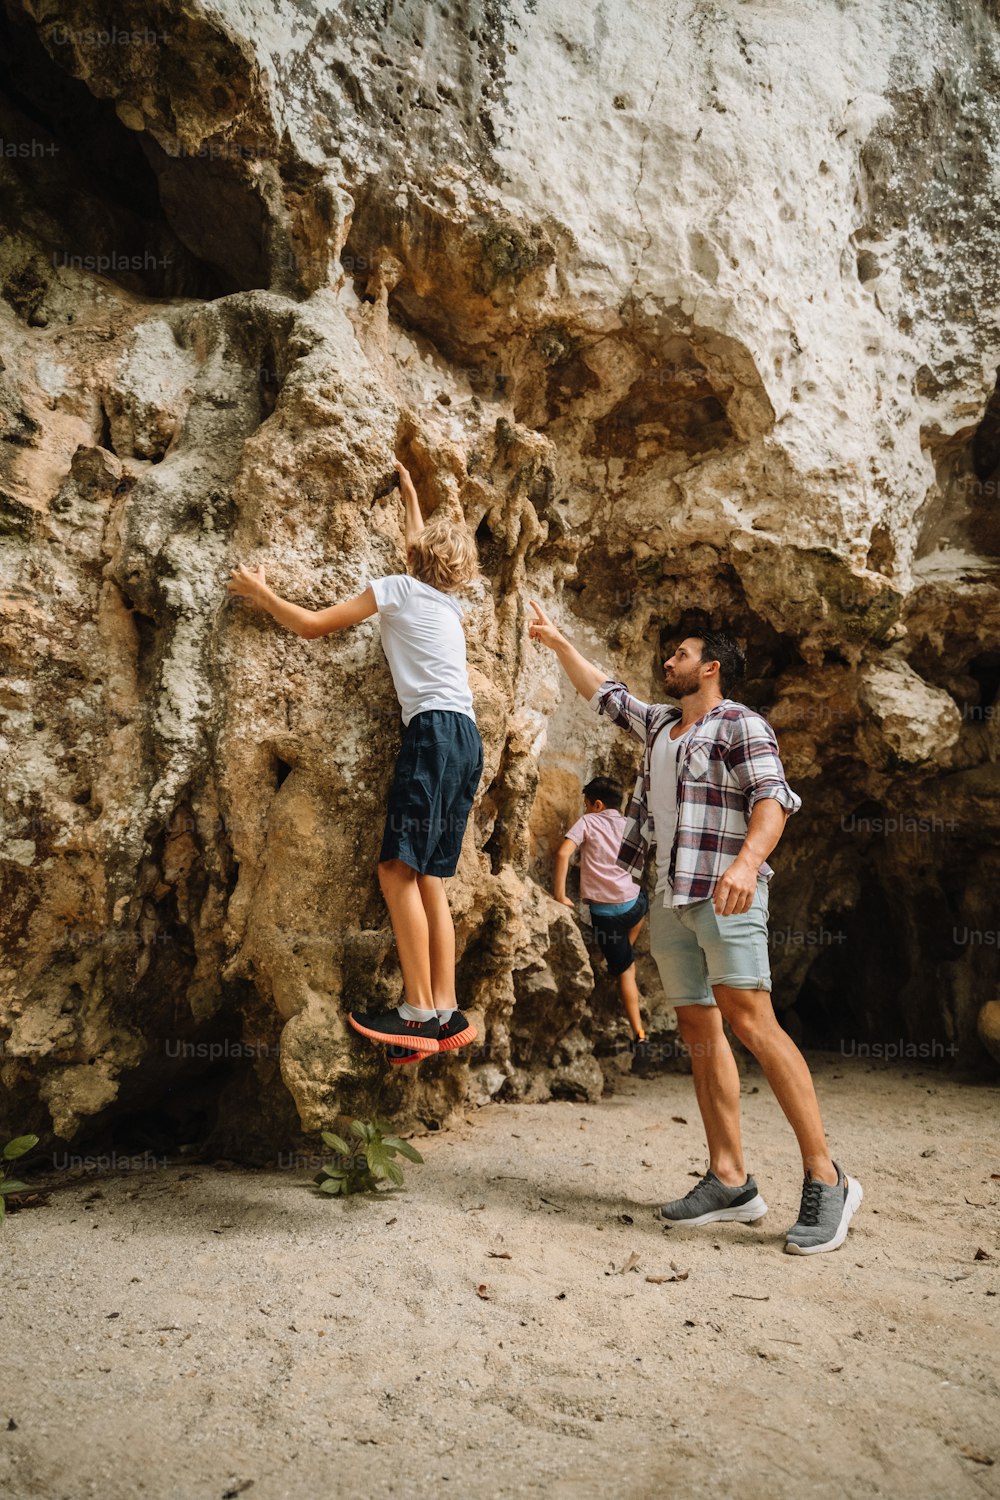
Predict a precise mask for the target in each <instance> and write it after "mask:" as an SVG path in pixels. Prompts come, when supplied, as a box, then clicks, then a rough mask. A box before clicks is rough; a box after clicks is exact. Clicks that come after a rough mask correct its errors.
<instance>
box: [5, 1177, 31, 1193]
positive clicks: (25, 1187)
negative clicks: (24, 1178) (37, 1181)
mask: <svg viewBox="0 0 1000 1500" xmlns="http://www.w3.org/2000/svg"><path fill="white" fill-rule="evenodd" d="M30 1192H31V1186H30V1184H29V1183H27V1182H15V1181H14V1180H13V1178H9V1177H5V1178H4V1179H3V1181H2V1182H0V1193H30Z"/></svg>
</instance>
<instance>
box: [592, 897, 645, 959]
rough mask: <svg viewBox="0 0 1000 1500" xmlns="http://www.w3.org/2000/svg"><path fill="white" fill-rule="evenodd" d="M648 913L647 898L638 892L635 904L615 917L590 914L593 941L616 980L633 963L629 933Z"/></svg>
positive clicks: (633, 955)
mask: <svg viewBox="0 0 1000 1500" xmlns="http://www.w3.org/2000/svg"><path fill="white" fill-rule="evenodd" d="M648 911H649V898H648V896H647V895H646V892H645V891H640V892H639V894H638V896H636V898H635V904H634V905H633V906H630V907H629V909H628V911H623V912H621V913H620V914H619V915H618V916H617V917H602V916H601V915H600V914H599V913H598V912H596V911H592V912H591V913H590V920H591V923H592V925H593V929H594V941H595V942H596V943H597V946H598V948H600V950H601V952H602V953H603V954H604V957H605V959H606V960H607V964H608V972H609V973H610V974H613V975H614V976H615V977H616V978H617V976H618V975H619V974H624V973H625V970H626V969H630V968H631V967H632V965H633V963H634V962H635V954H634V953H633V951H632V944H631V943H630V942H629V940H628V935H629V931H630V929H631V928H633V927H634V926H635V924H636V922H638V920H639V918H640V917H644V916H645V915H646V913H647V912H648Z"/></svg>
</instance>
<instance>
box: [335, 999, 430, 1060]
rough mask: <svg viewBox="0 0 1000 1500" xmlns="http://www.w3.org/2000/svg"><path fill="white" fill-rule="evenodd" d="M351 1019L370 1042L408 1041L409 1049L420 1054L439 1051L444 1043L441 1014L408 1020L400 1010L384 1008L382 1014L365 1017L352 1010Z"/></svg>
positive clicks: (356, 1029)
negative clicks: (440, 1020)
mask: <svg viewBox="0 0 1000 1500" xmlns="http://www.w3.org/2000/svg"><path fill="white" fill-rule="evenodd" d="M347 1019H348V1020H349V1021H350V1023H351V1025H352V1026H353V1027H354V1029H355V1031H359V1032H360V1033H361V1035H362V1036H366V1037H367V1038H368V1040H369V1041H372V1042H385V1043H386V1044H387V1045H388V1046H390V1047H392V1046H395V1047H398V1046H399V1045H400V1044H401V1043H405V1045H406V1048H407V1051H412V1052H415V1053H416V1054H417V1055H418V1056H422V1055H424V1054H425V1053H428V1052H437V1051H438V1048H439V1045H440V1044H439V1042H438V1036H439V1033H440V1030H441V1027H440V1024H439V1022H438V1018H437V1016H434V1017H433V1019H432V1020H430V1021H407V1020H406V1019H405V1017H403V1016H401V1015H400V1014H399V1011H398V1010H384V1011H382V1012H380V1013H379V1014H378V1015H361V1016H356V1015H355V1014H354V1012H353V1010H352V1011H350V1012H349V1013H348V1016H347Z"/></svg>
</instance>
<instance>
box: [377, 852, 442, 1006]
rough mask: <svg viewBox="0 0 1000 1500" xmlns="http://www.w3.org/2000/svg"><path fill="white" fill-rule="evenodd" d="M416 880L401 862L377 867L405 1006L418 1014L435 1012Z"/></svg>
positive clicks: (426, 935)
mask: <svg viewBox="0 0 1000 1500" xmlns="http://www.w3.org/2000/svg"><path fill="white" fill-rule="evenodd" d="M417 878H418V877H417V872H416V870H414V869H413V867H412V866H411V865H408V864H406V863H405V862H404V861H403V860H401V859H386V860H383V861H382V862H381V863H380V864H379V867H378V881H379V885H380V886H381V887H382V895H383V896H384V897H385V904H386V906H387V907H388V908H389V918H390V920H391V922H392V930H393V934H394V935H395V938H396V952H397V954H398V955H399V967H400V968H401V969H402V971H403V988H404V991H405V995H406V1002H407V1004H408V1005H412V1006H415V1007H416V1008H417V1009H418V1010H434V1008H435V1001H434V991H433V989H432V987H431V961H430V939H429V933H428V926H427V913H426V912H425V910H424V903H423V901H422V900H421V898H420V890H419V888H418V886H417Z"/></svg>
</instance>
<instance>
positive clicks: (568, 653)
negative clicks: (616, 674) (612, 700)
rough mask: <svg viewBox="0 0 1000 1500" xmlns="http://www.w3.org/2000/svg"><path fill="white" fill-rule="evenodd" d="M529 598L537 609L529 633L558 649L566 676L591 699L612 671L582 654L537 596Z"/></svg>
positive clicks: (535, 638) (534, 639) (532, 637)
mask: <svg viewBox="0 0 1000 1500" xmlns="http://www.w3.org/2000/svg"><path fill="white" fill-rule="evenodd" d="M529 602H530V604H531V607H532V609H533V610H534V611H535V618H534V619H533V620H530V621H529V622H528V635H529V636H530V637H531V639H532V640H533V641H539V642H540V643H541V644H542V645H543V646H548V647H549V649H550V650H552V651H554V652H555V654H556V656H557V657H558V658H559V661H560V662H561V664H562V667H563V670H564V671H565V673H566V676H567V677H568V678H569V680H570V682H571V683H572V684H573V686H574V687H575V688H576V690H577V692H578V693H580V694H581V696H582V697H584V698H586V699H588V700H589V699H591V698H592V697H593V696H594V694H595V693H596V692H597V689H598V688H599V687H600V685H601V683H602V682H607V681H608V673H607V672H605V670H604V668H603V667H598V666H595V665H594V663H593V662H592V661H588V660H587V658H586V657H585V656H581V655H580V653H579V651H578V650H577V649H576V647H575V646H571V645H570V643H569V641H568V640H567V639H566V637H565V636H564V635H563V633H562V631H561V630H560V629H559V627H558V626H557V625H553V623H552V621H551V620H550V619H549V617H548V615H547V614H546V613H545V611H544V609H542V606H541V605H540V604H539V603H537V601H536V600H534V599H532V600H530V601H529Z"/></svg>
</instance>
